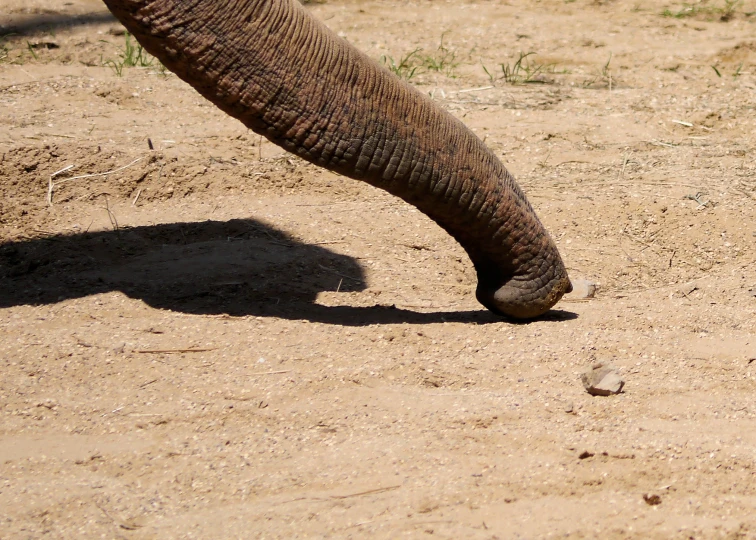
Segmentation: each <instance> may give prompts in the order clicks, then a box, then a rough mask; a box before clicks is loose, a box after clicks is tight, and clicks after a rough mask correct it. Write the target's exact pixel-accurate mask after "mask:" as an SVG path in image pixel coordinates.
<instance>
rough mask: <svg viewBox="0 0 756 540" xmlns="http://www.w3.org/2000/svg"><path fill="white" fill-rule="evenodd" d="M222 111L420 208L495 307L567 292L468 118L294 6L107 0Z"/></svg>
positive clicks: (279, 0) (542, 240)
mask: <svg viewBox="0 0 756 540" xmlns="http://www.w3.org/2000/svg"><path fill="white" fill-rule="evenodd" d="M104 1H105V3H106V4H107V6H108V8H109V9H110V10H111V11H112V12H113V14H114V15H115V16H116V17H117V18H118V19H119V20H120V21H121V22H122V23H123V24H124V26H126V28H127V29H128V31H129V32H131V33H132V34H133V35H134V37H136V39H137V40H138V41H139V43H141V44H142V45H143V46H144V48H145V49H146V50H147V51H149V52H150V53H151V54H153V55H154V56H156V57H157V58H158V59H159V60H160V61H161V62H162V63H163V64H165V66H166V67H167V68H168V69H170V70H171V71H173V72H174V73H176V75H178V76H179V77H181V78H182V79H183V80H185V81H186V82H188V83H189V84H190V85H192V86H193V87H194V88H195V89H196V90H197V91H199V92H200V93H201V94H202V95H203V96H204V97H205V98H207V99H208V100H210V101H211V102H213V103H214V104H215V105H217V106H218V107H219V108H220V109H222V110H223V111H225V112H226V113H228V114H229V115H231V116H233V117H234V118H237V119H239V120H241V121H242V122H243V123H244V124H245V125H246V126H247V127H249V128H250V129H252V130H254V131H255V132H257V133H260V134H262V135H264V136H265V137H267V138H268V139H269V140H270V141H271V142H273V143H275V144H277V145H279V146H281V147H282V148H284V149H286V150H288V151H289V152H292V153H293V154H296V155H298V156H300V157H301V158H303V159H306V160H307V161H310V162H312V163H314V164H316V165H319V166H321V167H325V168H327V169H329V170H332V171H335V172H338V173H340V174H343V175H345V176H348V177H350V178H356V179H359V180H364V181H366V182H368V183H370V184H372V185H374V186H377V187H379V188H382V189H385V190H386V191H388V192H390V193H392V194H394V195H396V196H398V197H401V198H402V199H404V200H405V201H407V202H409V203H410V204H413V205H414V206H416V207H417V208H418V209H419V210H421V211H422V212H424V213H425V214H427V215H428V216H429V217H430V218H431V219H433V220H434V221H435V222H436V223H438V224H439V225H440V226H441V227H443V228H444V229H445V230H446V231H447V232H448V233H449V234H451V235H452V236H453V237H454V238H455V239H456V240H457V241H458V242H459V243H460V244H461V245H462V247H463V248H464V249H465V250H466V251H467V253H468V255H469V256H470V259H471V260H472V262H473V264H474V266H475V269H476V271H477V274H478V288H477V291H476V295H477V298H478V300H479V301H480V303H481V304H483V305H484V306H486V307H487V308H488V309H490V310H491V311H493V312H495V313H499V314H502V315H508V316H511V317H516V318H531V317H536V316H538V315H541V314H542V313H544V312H546V311H547V310H548V309H549V308H551V307H552V306H553V305H554V304H556V303H557V302H558V301H559V299H560V298H561V297H562V295H563V294H564V293H565V292H569V291H570V290H572V285H571V284H570V280H569V278H568V277H567V271H566V270H565V267H564V264H563V263H562V260H561V258H560V257H559V253H558V251H557V249H556V246H555V245H554V243H553V241H552V240H551V238H550V237H549V235H548V233H546V231H545V230H544V228H543V226H542V225H541V223H540V222H539V221H538V218H537V217H536V215H535V213H534V211H533V209H532V207H531V206H530V204H529V203H528V201H527V200H526V199H525V196H524V195H523V193H522V191H521V190H520V188H519V187H518V186H517V184H516V183H515V181H514V179H513V178H512V176H511V175H510V174H509V173H508V172H507V170H506V169H505V168H504V166H503V165H502V164H501V163H500V162H499V160H498V159H497V158H496V157H495V156H494V155H493V153H492V152H491V151H490V150H488V148H486V147H485V146H484V145H483V143H482V142H481V141H480V140H479V139H478V138H477V137H476V136H475V135H474V134H473V133H472V132H471V131H469V130H468V129H467V128H466V127H465V126H464V125H463V124H462V123H461V122H459V121H458V120H456V119H455V118H453V117H452V116H451V115H450V114H448V113H446V112H445V111H443V110H442V109H440V108H439V107H437V106H436V105H434V104H433V102H431V101H430V100H429V99H428V98H426V97H425V96H423V95H422V94H420V93H419V92H417V91H416V90H414V89H413V88H412V87H410V86H409V85H407V84H405V83H403V82H401V81H400V80H398V79H397V78H396V77H394V76H393V75H392V74H390V73H389V72H388V71H386V70H385V69H383V68H381V67H379V66H378V65H377V64H376V63H375V62H374V61H372V60H371V59H370V58H368V57H367V56H365V55H364V54H362V53H361V52H359V51H358V50H357V49H355V48H354V47H352V46H351V45H349V44H348V43H346V42H345V41H344V40H342V39H340V38H338V37H336V36H335V35H334V34H333V33H332V32H331V31H330V30H328V29H327V28H326V27H325V26H324V25H323V24H321V23H320V22H318V21H317V20H315V19H314V18H313V17H312V16H311V15H310V14H309V13H308V12H307V11H306V10H305V9H304V8H303V7H301V6H300V5H299V4H298V3H296V2H294V1H293V0H104Z"/></svg>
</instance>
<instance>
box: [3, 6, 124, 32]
mask: <svg viewBox="0 0 756 540" xmlns="http://www.w3.org/2000/svg"><path fill="white" fill-rule="evenodd" d="M117 22H118V21H117V20H116V18H115V17H113V14H112V13H110V12H109V11H102V12H97V13H82V14H78V15H76V14H67V13H56V12H51V13H44V14H38V15H32V16H17V17H13V18H8V17H3V18H0V36H8V35H14V36H31V35H35V34H38V33H47V32H55V31H57V30H62V29H66V28H72V27H74V26H84V25H88V24H102V23H117Z"/></svg>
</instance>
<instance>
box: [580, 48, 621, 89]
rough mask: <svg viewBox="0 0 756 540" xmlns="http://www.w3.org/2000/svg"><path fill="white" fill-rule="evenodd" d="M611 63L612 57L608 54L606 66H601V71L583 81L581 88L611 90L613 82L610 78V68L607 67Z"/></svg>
mask: <svg viewBox="0 0 756 540" xmlns="http://www.w3.org/2000/svg"><path fill="white" fill-rule="evenodd" d="M611 62H612V55H611V53H609V59H608V60H607V61H606V64H604V65H603V66H601V69H600V70H598V72H596V74H595V75H594V76H593V77H591V78H590V79H586V80H585V81H583V88H593V87H596V86H603V87H606V88H609V89H610V90H611V88H612V85H613V84H614V83H615V80H614V78H613V76H612V68H611V67H609V66H610V64H611Z"/></svg>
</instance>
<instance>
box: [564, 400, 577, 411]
mask: <svg viewBox="0 0 756 540" xmlns="http://www.w3.org/2000/svg"><path fill="white" fill-rule="evenodd" d="M564 412H566V413H567V414H572V413H574V412H575V406H574V405H573V404H572V402H571V401H568V402H567V403H566V404H565V406H564Z"/></svg>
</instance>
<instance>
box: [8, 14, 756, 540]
mask: <svg viewBox="0 0 756 540" xmlns="http://www.w3.org/2000/svg"><path fill="white" fill-rule="evenodd" d="M2 4H3V5H2V8H0V12H1V13H0V26H2V32H1V33H2V34H3V35H4V37H3V38H1V39H0V111H2V113H1V114H0V190H1V191H0V276H1V278H2V286H1V287H2V288H0V362H1V365H2V367H1V368H0V537H2V538H37V537H42V536H49V537H56V538H94V537H105V538H116V537H117V538H221V537H224V538H231V537H237V538H252V537H254V538H293V537H301V538H304V537H315V538H317V537H326V536H327V537H336V538H347V537H352V538H365V537H371V538H394V537H403V536H408V537H426V536H428V537H440V538H546V537H570V538H597V537H601V538H681V539H682V538H686V539H687V538H733V539H734V538H751V539H753V538H756V361H754V359H755V358H756V162H755V161H754V152H755V151H756V75H755V73H756V38H754V36H756V14H753V15H752V14H751V12H756V2H754V1H753V0H747V1H745V2H742V3H740V4H737V5H735V6H734V11H733V12H732V13H726V12H725V11H724V10H723V7H724V6H725V4H724V3H723V2H722V3H720V2H718V1H715V0H711V1H710V2H708V3H697V4H693V5H690V6H688V7H687V8H686V7H685V5H683V4H674V3H657V2H652V1H647V0H637V1H635V0H631V1H626V0H615V1H599V0H596V1H594V0H590V1H589V0H576V1H572V2H564V1H552V0H542V1H532V0H527V1H523V2H511V3H509V2H496V1H494V2H488V1H480V2H467V1H463V0H449V1H446V2H440V1H434V2H430V1H423V2H411V3H407V2H399V1H393V0H376V1H349V0H328V1H327V2H326V3H322V4H311V5H310V6H309V7H308V9H311V10H312V12H313V13H315V14H316V16H318V17H319V18H321V19H323V20H325V21H326V23H327V24H328V25H329V26H330V27H331V28H333V29H334V30H335V31H336V32H338V33H339V34H340V35H342V36H343V37H345V38H346V39H347V40H349V41H350V42H352V43H354V44H356V45H357V46H358V47H360V48H362V49H363V50H365V51H366V52H367V53H368V54H370V55H371V56H372V57H374V58H376V59H379V58H380V57H381V56H384V57H390V58H393V59H394V63H395V64H399V63H400V59H401V58H403V57H404V56H406V55H407V54H409V53H411V52H412V51H414V50H415V49H417V48H421V49H422V50H421V51H418V52H417V53H416V54H415V55H414V56H412V57H411V58H410V60H409V64H410V65H411V66H414V67H417V69H416V70H415V72H414V75H413V77H412V79H411V80H410V82H411V83H412V84H415V85H416V86H417V87H418V88H419V89H421V90H422V91H423V92H427V93H429V94H431V95H432V96H433V98H434V99H435V100H436V101H437V103H438V104H439V105H440V106H441V107H445V108H447V109H448V110H449V111H451V112H452V113H453V114H455V115H457V116H458V117H460V118H461V119H462V120H463V121H464V122H465V123H466V124H467V125H468V126H470V127H471V128H472V129H474V130H475V131H476V133H477V134H478V135H480V136H481V138H484V139H485V140H486V143H487V144H488V145H490V146H491V148H493V149H494V150H495V151H496V152H497V154H499V155H500V156H501V157H502V159H503V160H504V161H505V163H507V166H508V167H509V168H510V170H511V171H512V172H513V173H514V174H515V175H516V176H517V178H518V179H519V181H520V183H521V185H522V186H523V187H524V189H525V190H526V192H527V193H528V196H529V198H530V200H531V202H532V203H533V205H534V206H535V207H536V209H537V211H538V213H539V215H540V216H541V218H542V220H543V222H544V223H545V225H546V226H547V228H548V229H549V230H550V231H551V233H552V234H553V236H554V238H555V239H556V241H557V243H558V245H559V247H560V250H561V252H562V254H563V257H564V258H565V261H566V263H567V266H568V268H569V270H570V274H571V276H572V277H573V278H576V279H587V280H591V281H593V282H596V283H598V284H599V286H600V287H599V290H598V293H597V295H596V297H595V298H593V299H587V300H586V299H580V298H566V299H565V300H564V301H562V302H561V303H560V304H558V306H556V309H554V310H553V311H552V312H550V313H549V314H547V315H546V316H544V317H543V318H541V319H540V320H537V321H533V322H530V323H527V324H513V323H511V322H507V321H502V320H500V319H498V318H497V317H495V316H493V315H491V314H489V313H488V312H486V311H484V310H483V309H482V308H481V306H479V305H478V304H477V303H476V301H475V299H474V296H473V290H474V284H475V279H474V274H473V272H472V268H471V265H470V263H469V262H468V260H467V259H466V257H465V255H464V253H463V251H462V250H461V248H460V247H459V246H457V245H456V244H455V243H454V242H453V241H452V240H451V239H450V238H448V237H447V236H445V234H444V233H443V232H442V231H441V230H439V229H438V228H437V227H436V226H435V225H434V224H433V223H431V222H430V221H429V220H428V219H426V218H424V216H422V215H421V214H419V213H418V212H417V211H415V210H414V209H412V208H411V207H409V206H407V205H406V204H404V203H402V202H401V201H398V200H396V199H393V198H392V197H390V196H388V195H386V194H384V193H381V192H378V191H376V190H374V189H372V188H370V187H366V186H363V185H360V184H358V183H357V182H353V181H351V180H348V179H344V178H341V177H338V176H336V175H333V174H331V173H328V172H324V171H321V170H318V169H316V168H315V167H313V166H311V165H309V164H306V163H304V162H302V161H300V160H298V159H296V158H293V157H291V156H288V155H286V154H284V153H283V152H282V151H280V150H279V149H278V148H277V147H275V146H273V145H271V144H270V143H267V142H261V141H260V138H259V137H258V136H257V135H255V134H253V133H251V132H249V131H247V130H246V129H244V128H243V127H242V126H241V125H239V124H238V123H237V122H235V121H233V120H231V119H229V118H226V117H224V116H223V115H222V114H221V113H220V112H219V111H217V110H215V109H214V108H213V107H211V106H209V105H208V104H207V103H206V102H204V101H203V100H202V99H201V98H200V97H198V95H197V94H196V93H195V92H193V91H192V90H191V89H190V88H189V87H188V86H187V85H185V84H184V83H182V82H181V81H179V80H178V79H177V78H176V77H175V76H173V75H171V74H170V73H167V74H166V73H164V72H162V70H160V69H159V67H158V66H157V65H152V66H148V67H124V68H123V69H122V70H120V71H121V74H120V76H119V75H118V73H117V71H119V70H118V69H117V68H118V67H119V64H120V63H121V62H122V59H121V58H120V56H119V55H122V54H123V53H124V49H125V42H126V37H125V36H124V35H123V32H122V29H120V27H119V25H118V24H117V23H115V21H113V20H112V19H111V18H110V17H109V16H108V14H107V12H105V11H104V7H103V5H102V4H100V3H99V2H96V1H94V0H70V1H67V2H62V1H53V0H49V1H46V2H45V1H42V0H31V1H27V0H4V1H3V3H2ZM665 9H668V10H669V13H670V14H672V15H679V16H678V17H669V16H663V15H662V12H663V11H664V10H665ZM723 19H724V20H723ZM9 33H10V35H7V34H9ZM521 52H522V53H528V52H534V53H535V54H534V55H531V56H528V57H527V58H526V59H525V60H524V61H523V62H521V63H520V67H521V69H520V71H519V72H517V70H516V67H515V62H516V60H517V59H518V57H519V53H521ZM387 62H388V63H389V64H390V63H391V60H387ZM502 64H503V65H504V66H505V67H508V70H509V73H510V74H514V75H525V76H531V77H532V78H533V79H534V81H533V82H530V83H524V82H522V81H520V82H521V84H511V82H508V81H506V80H504V78H503V76H504V75H505V73H504V72H505V70H504V69H503V68H502V67H501V65H502ZM483 66H485V67H486V69H487V70H488V72H489V74H490V76H489V75H488V74H486V71H485V70H484V69H483ZM526 66H527V67H528V69H529V72H527V73H526V70H525V67H526ZM539 67H540V68H541V69H540V71H539V72H538V73H534V71H537V70H538V68H539ZM434 68H438V71H436V70H434ZM715 68H716V69H715ZM410 71H411V70H405V75H406V74H409V73H410ZM514 82H517V81H514ZM148 140H149V142H148ZM150 144H151V145H152V149H150V147H149V145H150ZM67 167H70V168H69V169H67V170H65V171H63V172H60V173H59V174H57V175H56V176H54V177H53V178H52V183H51V175H53V173H56V172H58V171H61V170H62V169H64V168H67ZM109 171H114V172H111V173H110V174H101V173H106V172H109ZM92 174H100V175H99V176H89V177H84V178H78V176H82V175H92ZM67 179H70V180H67ZM48 198H50V199H51V201H52V206H51V205H50V204H48ZM573 296H574V295H573ZM595 361H609V362H611V363H613V364H614V365H616V366H617V367H618V368H620V369H621V372H622V374H623V376H624V377H625V379H626V386H625V390H624V392H623V393H622V394H620V395H617V396H613V397H592V396H590V395H588V394H587V393H586V392H585V391H584V389H583V388H582V386H581V384H580V381H579V376H580V373H581V372H582V371H583V370H584V369H585V368H586V367H587V366H589V365H590V364H591V363H592V362H595ZM651 503H658V504H651Z"/></svg>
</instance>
